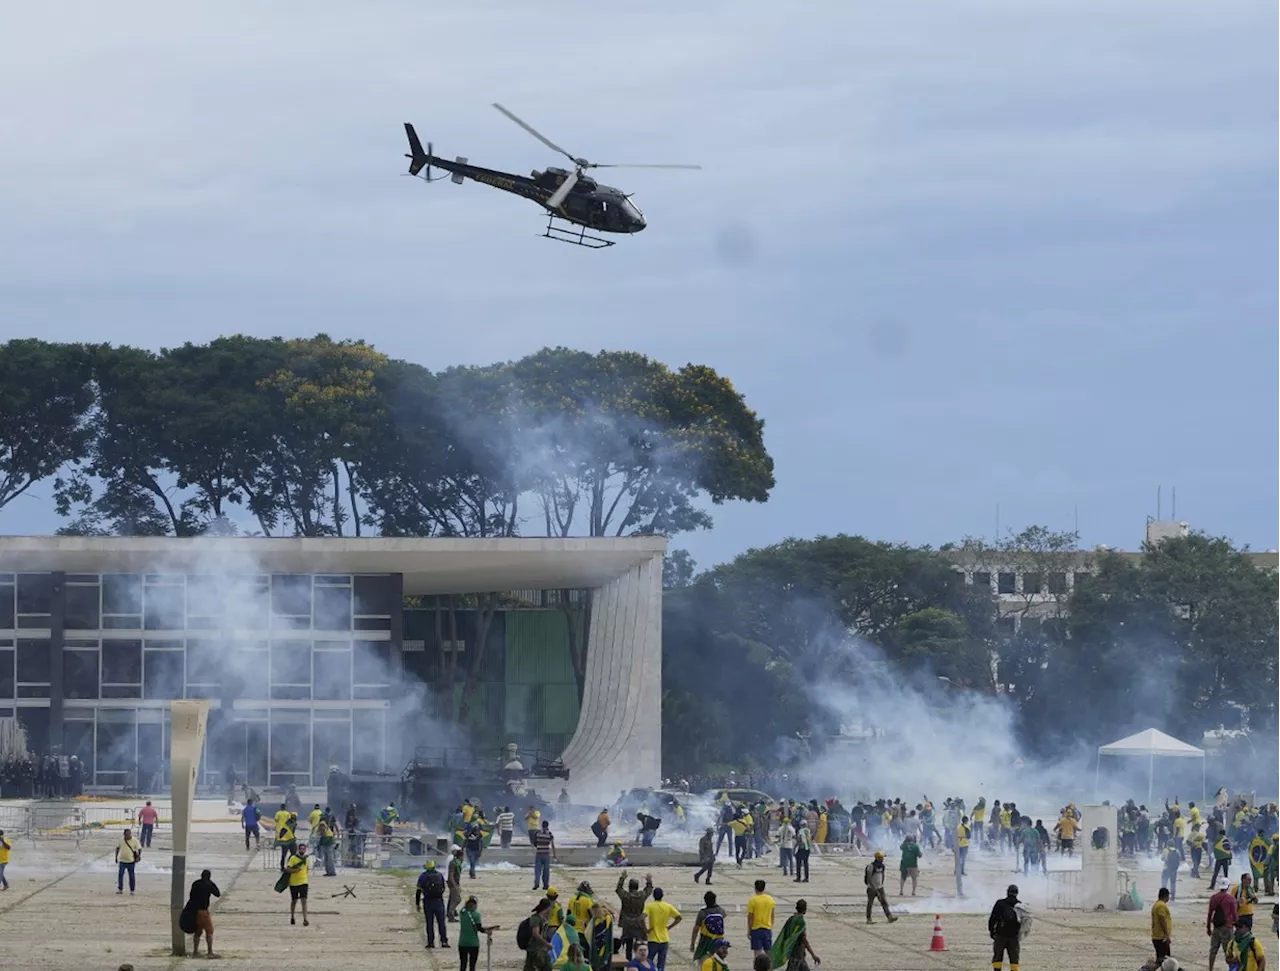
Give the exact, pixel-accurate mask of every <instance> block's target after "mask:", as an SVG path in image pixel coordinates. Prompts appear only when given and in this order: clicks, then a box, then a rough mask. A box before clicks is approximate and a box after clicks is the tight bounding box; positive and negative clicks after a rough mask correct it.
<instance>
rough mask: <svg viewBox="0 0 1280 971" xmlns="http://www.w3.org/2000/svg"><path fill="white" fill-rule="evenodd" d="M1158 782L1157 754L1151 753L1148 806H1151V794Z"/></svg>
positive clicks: (1148, 774)
mask: <svg viewBox="0 0 1280 971" xmlns="http://www.w3.org/2000/svg"><path fill="white" fill-rule="evenodd" d="M1155 781H1156V753H1155V752H1154V751H1153V752H1152V753H1151V764H1150V766H1149V767H1148V768H1147V805H1151V793H1152V791H1153V789H1154V788H1155Z"/></svg>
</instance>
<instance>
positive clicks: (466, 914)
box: [458, 894, 499, 971]
mask: <svg viewBox="0 0 1280 971" xmlns="http://www.w3.org/2000/svg"><path fill="white" fill-rule="evenodd" d="M496 930H499V927H498V926H497V925H496V924H495V925H493V926H491V927H486V926H485V923H484V918H483V917H481V916H480V901H478V900H476V898H475V895H474V894H472V895H471V896H470V897H468V898H467V902H466V903H464V904H463V905H462V913H461V914H460V915H459V917H458V971H476V961H478V960H479V959H480V935H481V934H484V935H485V936H486V937H490V936H492V935H493V932H494V931H496Z"/></svg>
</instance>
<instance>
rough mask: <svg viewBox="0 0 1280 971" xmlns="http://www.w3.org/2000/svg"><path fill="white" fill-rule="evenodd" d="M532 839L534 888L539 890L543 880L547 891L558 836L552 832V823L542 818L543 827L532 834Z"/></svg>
mask: <svg viewBox="0 0 1280 971" xmlns="http://www.w3.org/2000/svg"><path fill="white" fill-rule="evenodd" d="M539 816H541V813H539ZM530 841H531V842H532V843H533V889H534V890H537V889H538V882H539V881H541V882H542V890H543V892H546V890H547V889H548V888H549V887H550V885H551V862H552V861H553V860H555V859H556V838H555V836H553V835H552V834H551V823H550V822H549V821H547V820H545V819H544V820H542V827H541V828H540V829H539V830H538V831H537V832H536V833H531V834H530ZM557 862H559V861H557Z"/></svg>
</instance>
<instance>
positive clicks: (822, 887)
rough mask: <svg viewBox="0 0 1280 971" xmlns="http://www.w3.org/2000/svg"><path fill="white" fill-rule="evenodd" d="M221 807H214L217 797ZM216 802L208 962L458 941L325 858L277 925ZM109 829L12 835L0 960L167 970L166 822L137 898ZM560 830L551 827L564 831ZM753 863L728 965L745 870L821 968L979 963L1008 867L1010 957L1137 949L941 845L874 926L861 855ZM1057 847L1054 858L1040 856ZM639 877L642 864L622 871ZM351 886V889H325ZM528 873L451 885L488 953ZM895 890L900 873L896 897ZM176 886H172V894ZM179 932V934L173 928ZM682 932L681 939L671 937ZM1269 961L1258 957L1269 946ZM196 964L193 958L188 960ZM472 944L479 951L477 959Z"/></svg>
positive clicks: (405, 901)
mask: <svg viewBox="0 0 1280 971" xmlns="http://www.w3.org/2000/svg"><path fill="white" fill-rule="evenodd" d="M221 810H225V807H221ZM219 812H220V809H219V807H218V806H217V804H216V803H213V804H208V805H207V806H205V808H204V810H203V812H202V810H201V809H199V808H198V810H197V814H196V815H197V817H201V816H202V815H203V817H204V818H206V819H209V821H207V822H203V823H200V824H199V825H198V826H197V830H198V831H197V832H196V833H194V834H193V839H192V846H191V851H190V856H189V863H188V866H189V872H188V879H189V880H190V879H194V878H195V876H197V875H198V872H199V870H200V869H202V868H205V867H207V868H209V869H211V870H212V871H213V873H214V880H215V882H217V883H218V885H219V886H220V888H221V889H222V898H221V900H218V901H216V902H215V905H214V910H213V919H214V922H215V924H216V927H217V932H216V936H215V945H216V950H217V952H218V953H219V954H220V955H221V962H220V963H222V964H225V965H228V966H241V967H264V968H270V969H271V971H294V969H296V971H329V969H332V971H348V969H355V968H360V969H363V968H376V969H377V971H399V969H408V968H414V969H424V968H425V969H430V971H452V969H453V968H455V967H456V966H457V965H456V952H453V951H443V950H439V949H437V950H434V951H428V950H425V949H424V947H423V943H424V936H423V924H422V920H421V918H420V917H419V916H418V915H417V914H416V913H415V911H414V906H413V883H414V880H415V879H416V877H417V871H412V872H410V871H405V870H398V871H382V872H379V871H374V870H355V871H341V870H340V871H339V876H337V877H335V878H325V877H323V876H318V875H317V876H314V877H313V879H312V884H311V888H312V889H311V900H310V903H311V906H312V908H313V910H312V919H311V926H310V927H306V928H304V927H303V926H302V925H301V922H299V924H298V925H297V926H292V927H291V926H290V925H289V922H288V907H289V901H288V895H287V894H284V895H278V894H276V893H275V892H274V891H273V884H274V883H275V879H276V876H277V873H278V871H277V870H275V869H274V868H273V867H272V864H271V863H269V862H267V861H264V859H263V857H264V854H265V851H263V852H261V853H259V852H248V853H246V852H245V850H244V845H243V842H242V836H241V833H240V831H239V830H238V829H237V828H236V824H235V823H234V822H233V821H227V822H222V821H217V816H218V814H219ZM118 837H119V830H118V829H115V830H104V831H100V832H97V833H94V834H93V835H91V836H90V837H88V838H87V839H85V840H84V841H82V842H81V843H80V845H79V847H77V846H76V845H75V843H74V842H72V841H69V840H67V841H58V840H42V841H39V842H32V841H30V840H26V839H18V840H16V841H15V844H14V850H13V856H12V861H11V863H10V866H9V872H8V876H9V881H10V884H11V889H10V890H8V891H7V892H4V893H0V967H4V968H23V969H30V971H55V969H56V971H96V969H104V971H107V969H116V968H118V967H120V966H121V965H122V964H131V965H133V967H134V968H135V969H137V971H161V969H166V971H168V969H174V968H177V967H180V966H182V965H184V964H187V963H190V962H192V961H193V960H194V959H192V958H174V957H172V956H170V953H169V950H170V948H169V892H170V871H169V863H170V858H169V851H170V849H171V843H170V840H169V835H168V832H167V830H166V829H165V828H164V827H162V828H161V829H160V830H159V832H158V833H157V836H156V840H155V845H154V847H153V849H152V850H151V852H150V853H146V854H144V857H143V861H142V863H141V864H140V865H139V874H138V892H137V894H136V895H135V896H132V897H131V896H129V895H128V894H127V893H126V894H125V895H123V896H117V895H116V893H115V868H114V866H113V864H112V860H111V857H112V851H113V849H114V846H115V842H116V840H117V839H118ZM565 839H566V841H567V837H565ZM771 859H772V858H766V860H765V861H757V862H749V863H748V864H747V865H746V866H744V867H743V869H740V870H739V869H737V868H735V867H733V866H732V865H728V866H725V867H723V868H722V869H720V870H718V872H717V873H716V875H715V881H714V886H713V889H715V890H716V891H717V893H718V894H719V896H720V902H721V904H723V905H725V907H726V910H728V912H729V921H728V927H729V935H730V938H731V940H732V941H733V944H734V949H733V950H732V951H731V952H730V965H731V966H732V967H733V968H734V969H735V971H739V969H746V968H749V967H750V963H751V955H750V953H749V951H748V949H747V940H746V932H745V926H744V925H745V916H744V915H743V914H742V913H741V908H742V905H743V904H744V903H745V901H746V899H747V897H748V896H750V894H751V892H752V890H751V882H752V881H753V880H755V879H757V878H763V879H766V880H767V881H768V883H769V888H768V889H769V891H770V892H771V893H773V894H774V896H775V897H777V898H778V901H779V907H778V920H777V926H778V927H781V924H782V922H783V920H785V918H786V916H787V915H789V914H790V913H791V912H792V910H793V903H794V901H795V900H796V899H797V898H799V897H801V896H803V897H804V898H806V899H807V900H808V902H809V916H810V921H809V925H810V936H811V940H812V942H813V946H814V948H815V950H816V951H817V952H818V954H819V955H820V956H821V957H822V959H823V960H822V968H823V971H865V969H876V971H925V969H929V971H976V969H986V968H990V967H991V965H990V959H991V954H990V942H989V939H988V937H987V932H986V918H987V913H988V912H989V910H990V907H991V904H992V902H993V901H994V899H995V898H996V897H997V896H1002V895H1003V892H1004V887H1005V886H1006V884H1007V883H1009V882H1010V880H1016V881H1017V882H1018V883H1019V884H1020V885H1021V886H1022V887H1023V888H1024V893H1023V896H1024V898H1026V899H1027V900H1028V901H1029V902H1031V903H1032V905H1033V908H1034V913H1035V925H1034V930H1033V932H1032V935H1031V937H1030V939H1029V940H1028V941H1027V942H1026V947H1025V949H1024V952H1023V958H1022V962H1021V964H1022V967H1023V968H1027V969H1034V968H1048V969H1055V971H1076V969H1079V971H1084V969H1088V971H1100V969H1101V971H1110V969H1117V971H1129V969H1136V968H1138V967H1139V966H1140V965H1141V964H1142V961H1143V959H1144V958H1145V957H1146V956H1147V955H1148V953H1149V948H1150V943H1149V941H1148V939H1147V937H1148V930H1149V924H1150V917H1149V914H1148V913H1147V912H1146V911H1145V910H1144V911H1143V912H1141V913H1116V912H1107V913H1097V914H1088V913H1080V912H1077V911H1067V910H1056V909H1054V910H1051V909H1048V908H1047V907H1046V906H1045V903H1046V901H1047V897H1046V892H1047V891H1046V886H1047V885H1046V880H1045V878H1044V877H1035V876H1033V877H1031V878H1027V879H1024V878H1022V877H1021V876H1017V877H1015V876H1014V875H1013V874H1012V873H1011V872H1010V869H1011V865H1010V863H1009V861H1007V860H1006V861H1001V860H999V859H998V858H984V857H975V858H973V859H971V860H970V865H969V878H968V880H967V881H966V892H967V894H968V897H967V898H966V899H964V900H960V899H957V897H956V896H955V883H954V877H953V876H952V874H951V861H950V858H949V857H947V856H926V858H925V860H924V864H925V866H924V869H923V871H922V874H921V884H920V887H919V890H918V896H917V897H915V898H911V897H910V896H908V897H905V898H898V897H897V896H896V893H897V884H896V863H895V862H894V861H892V860H891V861H890V863H889V867H890V873H891V876H892V878H893V880H892V882H893V886H892V887H891V888H890V898H889V899H890V903H891V904H892V905H893V906H894V908H895V909H898V910H899V912H900V913H901V915H902V916H901V919H900V920H899V921H898V922H897V923H895V924H892V925H890V924H888V923H887V922H886V921H885V920H884V916H883V914H880V913H879V912H877V914H876V923H875V924H874V925H873V926H867V924H866V922H865V914H864V909H863V908H864V906H865V900H866V898H865V894H864V891H863V882H862V868H863V866H864V865H865V860H864V859H860V858H857V857H852V856H850V857H845V856H836V855H831V856H828V857H827V858H824V859H815V860H814V861H813V865H812V880H811V882H810V883H809V884H807V885H800V884H796V883H794V882H791V881H789V880H786V881H784V880H783V879H782V877H781V875H780V873H779V871H778V870H777V869H776V868H775V867H774V866H772V865H771V864H770V862H769V861H771ZM1055 862H1056V861H1055ZM636 872H637V875H639V876H640V877H641V878H643V875H644V871H640V870H638V871H636ZM652 873H653V877H654V881H655V883H656V884H657V885H659V886H662V887H664V889H665V890H666V892H667V899H668V900H670V901H672V902H673V903H675V904H676V905H677V906H678V907H679V908H680V909H681V910H682V911H683V912H684V914H685V915H686V923H685V924H683V925H681V926H680V927H678V928H677V929H676V931H675V932H674V934H673V941H674V942H675V945H674V946H675V950H674V953H673V954H672V957H671V959H670V961H669V966H670V967H671V968H673V969H688V968H691V967H692V964H691V962H690V960H689V953H688V950H687V947H688V940H689V932H690V931H691V929H692V928H691V924H692V919H693V916H694V914H695V912H696V910H697V908H698V907H700V906H701V899H702V893H703V889H704V888H702V887H698V886H695V885H694V883H693V881H692V870H691V869H690V868H687V867H679V868H677V867H661V868H654V869H653V870H652ZM616 874H617V871H614V870H609V869H606V868H602V867H593V868H577V869H569V868H559V867H557V868H555V870H554V872H553V880H554V882H555V883H556V884H557V885H558V887H559V888H560V890H561V898H562V900H565V901H566V902H567V900H568V897H569V896H570V895H571V893H572V891H573V889H574V888H575V887H576V886H577V884H578V882H579V881H581V880H583V879H586V880H590V881H591V882H592V883H593V885H594V887H595V889H596V890H597V891H598V892H599V893H601V894H603V896H604V898H605V899H606V900H608V901H610V902H612V903H614V904H616V902H617V898H616V897H614V895H613V888H614V884H615V882H616V879H617V876H616ZM1135 876H1136V878H1137V880H1138V885H1139V888H1140V892H1141V893H1142V895H1143V897H1144V899H1145V900H1146V901H1147V903H1148V906H1149V903H1150V901H1151V900H1152V899H1154V896H1155V891H1156V889H1157V881H1158V877H1159V874H1158V872H1157V871H1156V870H1154V869H1152V870H1143V871H1142V872H1140V873H1137V874H1135ZM345 884H349V885H350V886H352V887H353V888H354V890H355V897H345V898H344V897H341V896H337V895H338V894H340V893H341V891H342V887H343V885H345ZM1202 884H1203V881H1195V885H1194V887H1193V886H1192V881H1190V879H1189V878H1188V877H1186V876H1185V874H1184V877H1183V885H1182V887H1181V890H1182V896H1181V897H1180V899H1179V900H1178V901H1177V902H1176V903H1175V905H1174V908H1173V913H1174V930H1175V938H1174V942H1175V948H1174V952H1175V954H1178V955H1179V956H1180V957H1181V958H1182V959H1183V960H1184V962H1185V961H1188V959H1190V961H1189V963H1188V967H1191V968H1203V967H1207V964H1208V958H1207V947H1206V938H1205V936H1204V931H1203V929H1202V927H1203V919H1204V917H1203V914H1204V908H1205V901H1206V900H1207V896H1208V895H1207V892H1206V891H1205V889H1204V887H1203V885H1202ZM530 885H531V871H530V870H527V869H525V870H518V869H515V868H512V867H511V865H510V864H500V865H498V866H497V867H495V868H493V869H483V870H482V871H481V873H480V876H479V879H477V880H475V881H465V885H464V891H469V892H474V893H476V894H477V895H478V896H479V898H480V903H481V910H482V912H483V914H484V918H485V921H486V923H493V924H500V925H501V926H502V928H503V929H502V930H501V931H499V932H497V933H496V934H495V935H494V939H493V948H492V966H493V967H495V968H502V969H510V968H516V967H519V966H520V964H521V962H522V958H523V954H522V952H520V951H519V950H518V949H517V948H516V946H515V926H516V924H517V923H518V922H519V921H520V920H521V919H522V918H523V917H524V916H525V915H526V914H527V913H528V912H529V909H530V907H532V905H533V903H534V902H535V901H536V900H537V898H538V896H539V895H538V894H535V893H534V892H532V891H531V890H530ZM909 893H910V888H909V887H908V894H909ZM184 899H185V892H184ZM1270 910H1271V904H1270V900H1268V902H1267V903H1266V904H1265V905H1263V906H1259V908H1258V911H1259V918H1258V922H1259V925H1260V928H1262V927H1266V926H1267V925H1269V922H1270ZM935 913H940V914H941V915H942V922H943V930H944V933H945V937H946V944H947V948H948V950H946V951H945V952H942V953H931V952H930V951H929V943H930V937H931V933H932V929H933V918H934V914H935ZM1259 936H1260V938H1261V939H1262V940H1263V941H1264V942H1266V944H1265V946H1266V947H1267V950H1268V952H1269V956H1272V955H1274V954H1275V949H1274V947H1273V946H1272V944H1273V942H1272V938H1271V935H1270V933H1269V931H1266V930H1264V931H1262V933H1260V935H1259ZM188 940H189V939H188ZM682 942H683V943H682ZM1273 959H1274V958H1273ZM200 961H201V963H202V964H203V963H204V959H203V958H202V959H200ZM484 962H485V955H484V952H483V951H482V952H481V967H484V966H485V965H484Z"/></svg>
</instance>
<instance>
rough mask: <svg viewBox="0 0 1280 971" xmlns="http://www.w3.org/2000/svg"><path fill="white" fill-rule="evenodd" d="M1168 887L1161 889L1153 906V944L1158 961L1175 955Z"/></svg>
mask: <svg viewBox="0 0 1280 971" xmlns="http://www.w3.org/2000/svg"><path fill="white" fill-rule="evenodd" d="M1171 899H1172V898H1171V895H1170V894H1169V888H1168V887H1161V888H1160V893H1159V894H1157V900H1156V902H1155V903H1154V904H1152V905H1151V943H1152V945H1154V947H1155V949H1156V960H1157V961H1163V960H1164V959H1165V958H1167V957H1169V955H1170V954H1172V953H1173V951H1172V949H1173V915H1172V914H1170V913H1169V901H1170V900H1171Z"/></svg>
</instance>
